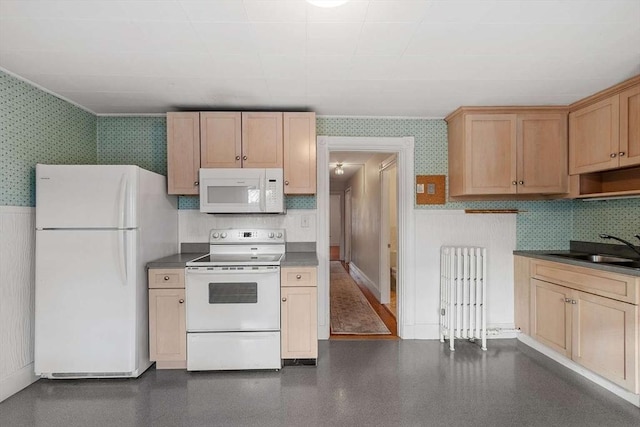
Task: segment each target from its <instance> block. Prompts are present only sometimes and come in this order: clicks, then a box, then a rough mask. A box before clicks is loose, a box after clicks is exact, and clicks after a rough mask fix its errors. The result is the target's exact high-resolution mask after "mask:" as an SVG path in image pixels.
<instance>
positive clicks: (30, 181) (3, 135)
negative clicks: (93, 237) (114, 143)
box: [0, 71, 96, 206]
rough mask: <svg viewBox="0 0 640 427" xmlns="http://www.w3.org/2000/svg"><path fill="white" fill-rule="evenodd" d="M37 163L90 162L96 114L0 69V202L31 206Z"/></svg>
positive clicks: (92, 154)
mask: <svg viewBox="0 0 640 427" xmlns="http://www.w3.org/2000/svg"><path fill="white" fill-rule="evenodd" d="M36 163H49V164H61V163H69V164H95V163H96V116H94V115H93V114H91V113H89V112H87V111H85V110H82V109H81V108H78V107H76V106H75V105H72V104H70V103H68V102H66V101H63V100H62V99H60V98H57V97H55V96H53V95H51V94H49V93H47V92H44V91H42V90H40V89H38V88H36V87H34V86H32V85H30V84H28V83H25V82H24V81H22V80H19V79H17V78H15V77H13V76H11V75H9V74H7V73H4V72H2V71H0V176H1V177H2V180H1V181H0V205H2V206H34V205H35V169H34V166H35V164H36Z"/></svg>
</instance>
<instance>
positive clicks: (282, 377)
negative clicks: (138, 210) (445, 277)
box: [0, 340, 640, 427]
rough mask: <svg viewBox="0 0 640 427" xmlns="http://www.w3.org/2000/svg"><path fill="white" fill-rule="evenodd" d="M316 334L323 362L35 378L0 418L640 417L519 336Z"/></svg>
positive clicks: (101, 422) (326, 421) (5, 421)
mask: <svg viewBox="0 0 640 427" xmlns="http://www.w3.org/2000/svg"><path fill="white" fill-rule="evenodd" d="M488 347H489V349H488V351H486V352H483V351H481V350H480V349H479V348H478V346H476V345H474V344H471V343H468V342H464V341H460V343H456V351H455V352H453V353H450V352H449V350H448V347H447V346H446V345H445V344H441V343H440V342H438V341H417V340H406V341H321V342H320V354H319V358H318V366H317V367H313V366H288V367H286V368H284V369H282V370H281V371H280V372H249V371H245V372H186V371H156V370H155V369H151V370H149V371H147V372H146V373H145V374H144V375H143V376H142V377H141V378H139V379H137V380H100V381H99V380H81V381H74V380H66V381H65V380H58V381H51V380H40V381H38V382H36V383H35V384H33V385H31V386H30V387H28V388H27V389H25V390H23V391H22V392H20V393H18V394H17V395H15V396H13V397H11V398H9V399H8V400H6V401H5V402H3V403H1V404H0V425H1V426H3V427H4V426H7V427H9V426H11V427H21V426H25V427H26V426H29V427H34V426H35V427H40V426H47V427H55V426H64V427H74V426H82V427H91V426H123V427H126V426H154V427H160V426H261V427H264V426H514V425H518V426H581V427H584V426H597V427H604V426H606V427H614V426H637V425H639V424H640V409H638V408H636V407H634V406H633V405H631V404H629V403H627V402H625V401H624V400H622V399H620V398H618V397H616V396H614V395H613V394H611V393H609V392H607V391H605V390H604V389H602V388H600V387H598V386H596V385H594V384H592V383H590V382H589V381H587V380H585V379H583V378H582V377H580V376H579V375H577V374H575V373H573V372H571V371H569V370H567V369H565V368H564V367H562V366H560V365H558V364H557V363H555V362H553V361H551V360H550V359H548V358H546V357H544V356H542V355H541V354H540V353H537V352H536V351H534V350H531V349H530V348H528V347H526V346H524V345H523V344H519V343H517V341H516V340H490V341H489V345H488Z"/></svg>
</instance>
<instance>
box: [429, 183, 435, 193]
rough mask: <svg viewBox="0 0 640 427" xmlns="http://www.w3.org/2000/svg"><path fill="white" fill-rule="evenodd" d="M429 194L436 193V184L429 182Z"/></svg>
mask: <svg viewBox="0 0 640 427" xmlns="http://www.w3.org/2000/svg"><path fill="white" fill-rule="evenodd" d="M427 194H436V185H435V184H431V183H430V184H427Z"/></svg>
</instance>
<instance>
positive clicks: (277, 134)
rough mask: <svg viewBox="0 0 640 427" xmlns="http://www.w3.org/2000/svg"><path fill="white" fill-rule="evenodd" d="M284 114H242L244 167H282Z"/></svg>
mask: <svg viewBox="0 0 640 427" xmlns="http://www.w3.org/2000/svg"><path fill="white" fill-rule="evenodd" d="M282 150H283V147H282V113H242V167H243V168H281V167H282V161H283V159H282Z"/></svg>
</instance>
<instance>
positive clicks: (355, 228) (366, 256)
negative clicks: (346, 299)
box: [347, 153, 389, 300]
mask: <svg viewBox="0 0 640 427" xmlns="http://www.w3.org/2000/svg"><path fill="white" fill-rule="evenodd" d="M388 157H389V154H388V153H381V154H376V155H374V156H372V157H371V158H370V159H369V160H368V161H367V162H366V163H365V164H364V166H363V167H362V168H361V169H360V170H359V171H358V172H357V173H356V174H355V175H354V176H353V177H352V178H351V179H350V180H349V182H348V184H347V186H350V187H351V189H352V190H351V194H352V231H351V241H352V249H351V263H352V264H355V267H356V269H357V270H359V272H360V273H361V274H362V275H364V276H365V277H363V279H364V281H365V283H367V285H368V287H369V288H370V289H371V291H372V292H373V294H374V295H375V296H376V297H377V298H378V300H380V285H379V284H380V271H379V265H380V251H379V248H380V239H381V236H380V197H381V195H380V173H379V168H378V166H379V165H380V163H381V162H382V161H383V160H385V159H386V158H388Z"/></svg>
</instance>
